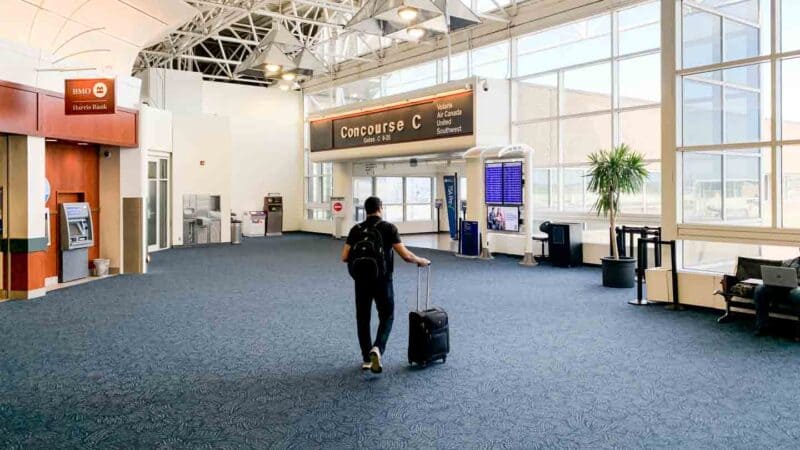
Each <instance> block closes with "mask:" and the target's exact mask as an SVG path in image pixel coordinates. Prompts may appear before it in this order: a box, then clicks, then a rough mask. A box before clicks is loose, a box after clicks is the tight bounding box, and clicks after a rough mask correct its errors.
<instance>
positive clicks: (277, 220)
mask: <svg viewBox="0 0 800 450" xmlns="http://www.w3.org/2000/svg"><path fill="white" fill-rule="evenodd" d="M264 212H265V213H267V226H266V228H267V230H266V235H267V236H280V235H281V234H282V233H283V197H281V196H280V195H277V194H270V195H268V196H266V197H264Z"/></svg>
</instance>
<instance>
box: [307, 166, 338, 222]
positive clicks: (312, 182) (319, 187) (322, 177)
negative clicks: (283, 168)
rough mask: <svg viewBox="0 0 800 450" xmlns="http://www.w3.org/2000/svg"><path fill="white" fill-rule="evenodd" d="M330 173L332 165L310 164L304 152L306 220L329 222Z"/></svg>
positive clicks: (331, 177)
mask: <svg viewBox="0 0 800 450" xmlns="http://www.w3.org/2000/svg"><path fill="white" fill-rule="evenodd" d="M332 173H333V164H332V163H312V162H311V161H310V160H309V159H308V152H306V176H305V188H306V189H305V190H306V197H305V200H306V201H305V206H306V208H305V209H306V218H307V219H308V220H330V218H331V212H330V201H331V191H332V190H333V175H332Z"/></svg>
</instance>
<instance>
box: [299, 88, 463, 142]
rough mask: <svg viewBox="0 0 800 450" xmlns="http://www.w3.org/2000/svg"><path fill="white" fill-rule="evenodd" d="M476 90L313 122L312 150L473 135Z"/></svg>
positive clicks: (311, 130) (311, 128)
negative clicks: (473, 101)
mask: <svg viewBox="0 0 800 450" xmlns="http://www.w3.org/2000/svg"><path fill="white" fill-rule="evenodd" d="M472 128H473V108H472V92H464V93H460V94H454V95H450V96H446V97H438V98H435V99H430V100H424V101H420V102H415V103H412V104H410V105H405V106H398V107H396V108H389V109H385V110H378V111H370V112H365V113H359V114H356V115H349V116H344V117H341V118H333V119H322V120H317V121H313V122H311V126H310V134H311V136H310V141H311V142H310V149H311V151H312V152H317V151H324V150H338V149H345V148H353V147H364V146H368V145H383V144H396V143H400V142H413V141H421V140H426V139H437V138H445V137H455V136H463V135H470V134H472V131H473V130H472Z"/></svg>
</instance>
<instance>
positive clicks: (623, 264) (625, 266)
mask: <svg viewBox="0 0 800 450" xmlns="http://www.w3.org/2000/svg"><path fill="white" fill-rule="evenodd" d="M634 284H636V259H634V258H630V257H621V258H620V259H614V258H612V257H610V256H607V257H605V258H603V286H605V287H612V288H632V287H633V286H634Z"/></svg>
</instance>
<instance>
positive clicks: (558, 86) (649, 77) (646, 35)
mask: <svg viewBox="0 0 800 450" xmlns="http://www.w3.org/2000/svg"><path fill="white" fill-rule="evenodd" d="M659 14H660V10H659V4H658V2H645V3H642V4H639V5H636V6H633V7H629V8H625V9H621V10H617V11H614V12H611V13H607V14H601V15H598V16H595V17H590V18H587V19H584V20H581V21H578V22H574V23H570V24H566V25H562V26H559V27H556V28H552V29H549V30H545V31H542V32H539V33H536V34H533V35H530V36H524V37H520V38H518V39H517V46H516V47H517V53H516V55H515V56H516V63H517V75H518V76H517V77H516V78H515V83H514V92H515V100H516V107H515V111H514V117H515V121H514V125H513V126H514V132H515V138H516V140H517V142H524V143H526V144H528V145H530V146H531V147H533V148H534V149H536V152H535V154H534V165H535V167H536V169H535V172H534V174H533V184H534V206H535V211H534V214H535V215H536V217H537V219H541V220H545V219H547V220H553V219H558V218H559V217H563V218H564V219H565V220H567V219H568V220H571V221H574V220H582V221H584V222H585V223H586V224H587V225H586V229H587V231H589V230H590V229H591V230H595V229H596V230H595V231H596V232H594V231H592V232H589V233H586V234H585V239H587V238H588V239H589V240H592V239H595V240H597V241H598V242H607V241H608V226H607V224H605V223H604V222H603V219H602V218H600V219H598V218H597V216H596V214H594V213H592V212H590V209H591V207H592V206H593V205H594V202H595V200H596V198H595V197H594V196H593V195H591V194H590V193H588V192H587V191H586V187H587V184H588V179H587V168H586V164H587V156H588V155H589V154H590V153H592V152H595V151H597V150H601V149H608V148H610V147H612V146H614V145H619V144H621V143H626V144H628V145H629V146H631V147H632V148H633V149H634V150H636V151H638V152H640V153H643V154H644V155H645V158H646V161H647V163H648V169H649V170H650V172H651V175H650V178H649V179H648V181H647V183H646V185H645V187H644V189H643V191H642V192H641V193H640V194H638V195H635V196H629V197H626V198H623V199H622V205H621V211H622V215H623V217H622V220H623V222H626V223H630V224H642V225H655V224H658V223H659V221H660V220H659V216H660V213H661V198H660V197H661V175H660V172H661V169H660V160H661V140H660V136H661V118H660V114H661V105H660V102H661V95H660V92H661V83H660V72H661V60H660V57H661V56H660V42H659V41H660V25H659V22H660V21H659ZM612 38H613V39H612ZM612 42H617V45H616V48H614V47H615V46H612Z"/></svg>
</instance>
